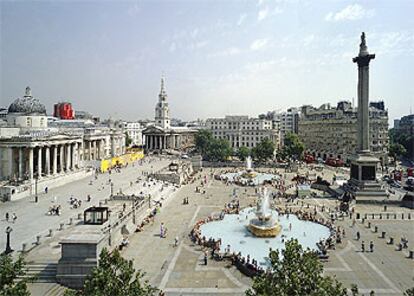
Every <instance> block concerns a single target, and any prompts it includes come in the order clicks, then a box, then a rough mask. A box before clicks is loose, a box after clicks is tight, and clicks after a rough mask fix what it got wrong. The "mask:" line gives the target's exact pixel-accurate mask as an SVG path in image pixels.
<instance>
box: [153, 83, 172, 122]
mask: <svg viewBox="0 0 414 296" xmlns="http://www.w3.org/2000/svg"><path fill="white" fill-rule="evenodd" d="M164 84H165V79H164V77H161V90H160V94H159V95H158V103H157V105H156V106H155V126H159V127H161V128H163V129H169V128H170V114H169V113H170V108H168V102H167V92H166V91H165V86H164Z"/></svg>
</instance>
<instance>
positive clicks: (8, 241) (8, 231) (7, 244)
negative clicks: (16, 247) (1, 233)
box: [4, 226, 13, 255]
mask: <svg viewBox="0 0 414 296" xmlns="http://www.w3.org/2000/svg"><path fill="white" fill-rule="evenodd" d="M12 231H13V228H11V227H10V226H7V228H6V235H7V240H6V251H5V252H4V253H5V254H6V255H7V254H10V253H11V252H13V250H12V248H11V247H10V233H11V232H12Z"/></svg>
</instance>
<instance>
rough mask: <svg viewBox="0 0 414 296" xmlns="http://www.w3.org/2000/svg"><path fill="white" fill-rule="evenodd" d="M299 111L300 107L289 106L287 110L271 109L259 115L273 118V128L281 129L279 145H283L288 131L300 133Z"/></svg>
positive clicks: (269, 118)
mask: <svg viewBox="0 0 414 296" xmlns="http://www.w3.org/2000/svg"><path fill="white" fill-rule="evenodd" d="M299 113H300V110H299V109H298V108H294V107H292V108H289V109H287V110H286V111H271V112H267V114H263V115H261V116H259V117H261V118H265V119H268V120H271V121H272V123H273V129H275V130H279V133H280V135H279V139H280V140H279V145H278V146H279V147H282V146H283V143H284V139H285V136H286V134H287V133H295V134H297V133H298V128H299Z"/></svg>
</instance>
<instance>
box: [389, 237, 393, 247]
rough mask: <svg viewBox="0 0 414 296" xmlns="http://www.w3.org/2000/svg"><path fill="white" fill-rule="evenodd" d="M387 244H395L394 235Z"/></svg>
mask: <svg viewBox="0 0 414 296" xmlns="http://www.w3.org/2000/svg"><path fill="white" fill-rule="evenodd" d="M387 244H389V245H393V244H394V238H393V237H390V241H389V242H388V243H387Z"/></svg>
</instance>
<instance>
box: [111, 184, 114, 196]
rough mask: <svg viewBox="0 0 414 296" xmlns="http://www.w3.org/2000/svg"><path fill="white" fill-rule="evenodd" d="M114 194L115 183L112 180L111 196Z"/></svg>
mask: <svg viewBox="0 0 414 296" xmlns="http://www.w3.org/2000/svg"><path fill="white" fill-rule="evenodd" d="M113 195H114V183H113V182H111V197H112V196H113Z"/></svg>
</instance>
